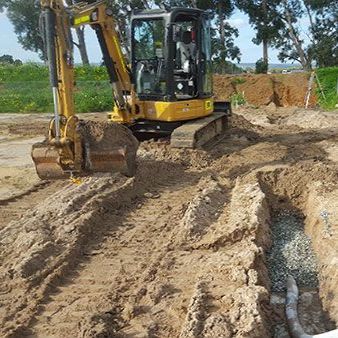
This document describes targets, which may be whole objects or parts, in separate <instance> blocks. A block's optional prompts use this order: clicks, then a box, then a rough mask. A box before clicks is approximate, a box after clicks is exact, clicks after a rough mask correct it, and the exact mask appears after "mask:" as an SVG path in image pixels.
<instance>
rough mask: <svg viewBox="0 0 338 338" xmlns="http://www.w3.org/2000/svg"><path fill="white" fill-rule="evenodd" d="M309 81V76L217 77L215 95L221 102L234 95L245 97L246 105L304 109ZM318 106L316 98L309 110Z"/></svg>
mask: <svg viewBox="0 0 338 338" xmlns="http://www.w3.org/2000/svg"><path fill="white" fill-rule="evenodd" d="M309 77H310V74H309V73H295V74H271V75H266V74H259V75H253V74H244V75H236V76H234V75H215V76H214V92H215V94H216V99H218V100H230V99H231V97H232V96H233V95H234V94H238V93H239V94H242V95H243V96H244V98H245V101H246V102H247V103H249V104H252V105H254V106H257V107H259V106H267V105H269V104H271V103H274V104H275V105H276V106H277V107H291V106H297V107H304V102H305V97H306V93H307V90H308V82H309ZM314 92H315V89H313V93H314ZM316 102H317V99H316V96H315V94H313V95H312V96H311V99H310V104H309V106H310V107H314V106H316Z"/></svg>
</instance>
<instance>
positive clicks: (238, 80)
mask: <svg viewBox="0 0 338 338" xmlns="http://www.w3.org/2000/svg"><path fill="white" fill-rule="evenodd" d="M245 82H246V80H245V79H244V78H243V77H235V78H234V79H233V80H231V83H232V84H233V85H234V86H236V85H239V84H243V83H245Z"/></svg>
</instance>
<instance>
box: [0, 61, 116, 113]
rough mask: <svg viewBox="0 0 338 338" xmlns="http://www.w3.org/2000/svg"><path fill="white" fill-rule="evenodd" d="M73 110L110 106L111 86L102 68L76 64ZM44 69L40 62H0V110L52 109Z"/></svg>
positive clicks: (100, 109)
mask: <svg viewBox="0 0 338 338" xmlns="http://www.w3.org/2000/svg"><path fill="white" fill-rule="evenodd" d="M75 76H76V86H75V106H76V112H78V113H85V112H92V111H97V112H98V111H109V110H111V109H112V106H113V102H112V94H111V87H110V85H109V82H108V77H107V73H106V69H105V68H104V67H88V66H87V67H76V68H75ZM52 111H53V99H52V94H51V89H50V85H49V80H48V68H47V67H46V66H42V65H36V64H26V65H22V66H14V65H0V113H17V112H25V113H26V112H27V113H30V112H52Z"/></svg>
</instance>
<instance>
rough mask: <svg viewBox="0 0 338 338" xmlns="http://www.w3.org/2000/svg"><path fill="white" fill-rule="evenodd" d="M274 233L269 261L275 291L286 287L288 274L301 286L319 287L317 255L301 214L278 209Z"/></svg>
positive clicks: (272, 232)
mask: <svg viewBox="0 0 338 338" xmlns="http://www.w3.org/2000/svg"><path fill="white" fill-rule="evenodd" d="M271 236H272V247H271V249H270V250H269V251H268V252H267V262H268V269H269V275H270V280H271V284H272V291H274V292H282V291H285V290H286V279H287V277H288V276H289V275H292V276H293V277H294V278H295V279H296V282H297V285H298V286H299V287H309V288H315V287H317V286H318V276H317V262H316V256H315V253H314V252H313V249H312V244H311V240H310V238H309V237H308V236H307V235H306V234H305V232H304V223H303V219H302V217H300V216H299V215H297V214H296V213H294V212H291V211H288V210H283V211H279V212H278V213H277V214H276V215H275V216H274V217H273V218H272V225H271Z"/></svg>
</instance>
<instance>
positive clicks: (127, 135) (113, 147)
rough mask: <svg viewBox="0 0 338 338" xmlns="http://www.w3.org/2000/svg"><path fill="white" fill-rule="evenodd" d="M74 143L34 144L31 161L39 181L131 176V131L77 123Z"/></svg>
mask: <svg viewBox="0 0 338 338" xmlns="http://www.w3.org/2000/svg"><path fill="white" fill-rule="evenodd" d="M76 135H77V136H78V142H73V144H71V145H69V144H65V145H63V146H55V145H50V144H48V142H43V143H37V144H34V145H33V148H32V158H33V161H34V163H35V167H36V171H37V174H38V176H39V177H40V178H41V179H46V180H53V179H60V178H66V177H70V176H71V175H79V176H85V175H91V174H94V173H112V172H120V173H122V174H124V175H126V176H133V175H134V174H135V170H136V153H137V149H138V145H139V143H138V141H137V140H136V138H135V137H134V136H133V134H132V133H131V131H130V130H129V129H128V128H127V127H125V126H123V125H120V124H115V123H110V122H95V121H79V122H78V123H77V126H76Z"/></svg>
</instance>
